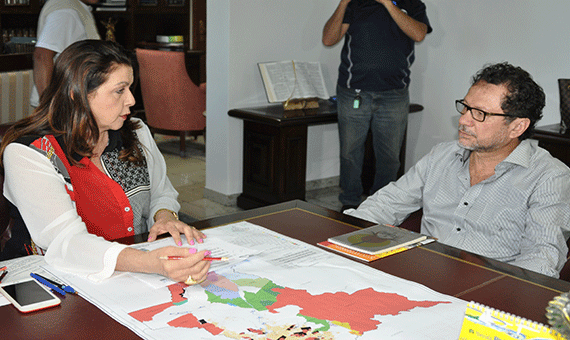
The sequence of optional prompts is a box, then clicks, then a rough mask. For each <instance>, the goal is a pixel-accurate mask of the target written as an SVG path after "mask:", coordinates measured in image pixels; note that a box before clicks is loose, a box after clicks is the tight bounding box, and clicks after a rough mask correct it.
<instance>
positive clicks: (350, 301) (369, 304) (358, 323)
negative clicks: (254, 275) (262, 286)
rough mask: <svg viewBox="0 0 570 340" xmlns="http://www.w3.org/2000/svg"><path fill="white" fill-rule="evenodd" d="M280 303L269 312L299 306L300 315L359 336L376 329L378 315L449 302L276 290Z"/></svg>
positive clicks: (361, 292) (376, 294)
mask: <svg viewBox="0 0 570 340" xmlns="http://www.w3.org/2000/svg"><path fill="white" fill-rule="evenodd" d="M272 290H273V291H275V292H278V293H279V294H277V296H276V299H277V301H276V302H275V303H273V304H272V305H270V306H267V309H268V310H269V311H270V312H272V313H277V312H276V311H275V310H276V309H278V308H281V307H285V306H291V305H294V306H299V307H300V308H301V311H300V312H299V314H301V315H304V316H308V317H312V318H316V319H321V320H328V321H336V322H342V323H347V324H349V325H350V329H351V330H353V331H355V332H358V333H360V334H362V333H364V332H366V331H371V330H374V329H376V326H377V325H378V324H380V321H378V320H373V319H372V318H373V317H374V316H375V315H397V314H399V313H401V312H404V311H409V310H411V309H413V308H416V307H432V306H435V305H437V304H440V303H450V302H448V301H410V300H408V299H407V298H406V297H404V296H401V295H398V294H394V293H380V292H377V291H375V290H374V289H372V288H367V289H363V290H359V291H357V292H354V293H352V294H348V293H344V292H337V293H324V294H320V295H311V294H309V293H308V292H307V291H305V290H296V289H291V288H273V289H272Z"/></svg>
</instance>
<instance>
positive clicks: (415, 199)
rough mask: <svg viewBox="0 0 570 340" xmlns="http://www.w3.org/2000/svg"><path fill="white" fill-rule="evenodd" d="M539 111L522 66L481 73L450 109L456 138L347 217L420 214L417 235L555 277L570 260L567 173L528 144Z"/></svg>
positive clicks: (539, 100) (535, 88)
mask: <svg viewBox="0 0 570 340" xmlns="http://www.w3.org/2000/svg"><path fill="white" fill-rule="evenodd" d="M544 105H545V95H544V92H543V90H542V88H541V87H540V86H539V85H538V84H537V83H536V82H534V80H533V79H532V77H531V76H530V74H528V73H527V72H526V71H524V70H523V69H521V68H520V67H515V66H513V65H510V64H508V63H499V64H495V65H490V66H487V67H485V68H484V69H482V70H480V71H479V72H478V73H477V74H476V75H475V76H474V77H473V81H472V86H471V88H470V89H469V91H468V92H467V94H466V95H465V97H464V98H463V99H460V100H457V101H456V102H455V107H456V109H457V111H458V112H459V113H460V114H461V117H460V118H459V128H458V141H453V142H447V143H441V144H439V145H436V146H435V147H434V148H433V149H432V150H431V152H430V153H429V154H428V155H426V156H425V157H423V158H422V159H421V160H420V161H419V162H418V163H417V164H416V165H414V166H413V167H412V168H411V169H410V170H409V171H408V172H407V173H406V174H405V175H404V176H403V177H402V178H400V179H399V180H398V181H396V182H392V183H390V184H389V185H387V186H386V187H384V188H382V189H380V190H379V191H377V192H376V193H375V194H374V195H373V196H370V197H369V198H368V199H367V200H366V201H364V202H363V203H362V204H361V205H360V206H359V207H358V209H356V210H348V211H346V213H347V214H350V215H353V216H357V217H360V218H364V219H367V220H370V221H374V222H376V223H388V224H393V225H398V224H400V223H401V222H403V221H404V220H405V219H406V217H408V215H409V214H410V213H412V212H414V211H416V210H418V209H420V208H423V216H422V221H421V232H422V233H423V234H426V235H430V236H433V237H436V238H437V239H438V241H439V242H442V243H445V244H448V245H450V246H454V247H457V248H461V249H464V250H467V251H470V252H473V253H477V254H480V255H483V256H486V257H490V258H493V259H496V260H499V261H504V262H508V263H510V264H513V265H516V266H520V267H522V268H526V269H530V270H533V271H536V272H539V273H542V274H546V275H549V276H553V277H558V275H559V272H560V270H561V269H562V267H563V265H564V263H565V261H566V255H567V253H568V248H567V246H566V240H567V239H568V236H569V235H570V169H568V167H566V166H565V165H564V164H563V163H562V162H561V161H559V160H557V159H555V158H554V157H552V156H551V155H550V154H549V153H548V152H547V151H545V150H544V149H542V148H540V147H538V145H537V142H536V141H531V140H529V139H528V138H529V137H530V136H531V135H532V133H533V132H534V127H535V124H536V122H537V121H538V120H539V119H540V118H541V117H542V109H543V107H544Z"/></svg>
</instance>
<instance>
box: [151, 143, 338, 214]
mask: <svg viewBox="0 0 570 340" xmlns="http://www.w3.org/2000/svg"><path fill="white" fill-rule="evenodd" d="M156 139H157V142H158V144H159V148H160V149H161V150H162V154H163V155H164V159H165V161H166V166H167V168H168V177H169V178H170V181H171V182H172V185H174V187H175V188H176V190H178V193H179V196H178V200H179V201H180V205H181V208H180V211H181V212H182V213H184V214H187V215H189V216H190V217H192V218H195V219H197V220H202V219H206V218H210V217H215V216H220V215H227V214H231V213H233V212H236V211H239V210H241V209H240V208H238V207H237V206H224V205H222V204H219V203H216V202H214V201H211V200H209V199H205V198H204V197H203V192H204V185H205V181H206V161H205V156H204V151H205V150H204V149H205V147H204V139H203V138H202V137H198V139H197V140H193V139H188V141H187V143H186V148H187V150H188V151H187V154H188V155H187V157H186V158H181V157H180V156H179V155H178V140H177V139H172V138H165V137H160V136H159V135H156ZM338 193H339V188H338V187H331V188H325V189H320V190H314V191H311V192H307V194H306V199H307V202H310V203H313V204H316V205H320V206H323V207H326V208H329V209H333V210H337V211H338V210H339V209H340V208H341V204H340V202H339V201H338Z"/></svg>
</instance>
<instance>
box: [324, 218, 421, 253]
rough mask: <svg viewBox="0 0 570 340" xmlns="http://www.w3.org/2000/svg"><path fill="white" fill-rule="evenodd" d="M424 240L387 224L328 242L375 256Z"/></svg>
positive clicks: (333, 238) (330, 239) (334, 238)
mask: <svg viewBox="0 0 570 340" xmlns="http://www.w3.org/2000/svg"><path fill="white" fill-rule="evenodd" d="M426 238H427V236H425V235H422V234H419V233H416V232H413V231H410V230H406V229H403V228H398V227H393V226H390V225H387V224H378V225H375V226H372V227H368V228H365V229H361V230H356V231H353V232H350V233H348V234H343V235H339V236H335V237H331V238H329V239H328V241H329V242H331V243H334V244H338V245H339V246H342V247H345V248H348V249H352V250H355V251H358V252H361V253H365V254H370V255H376V254H380V253H384V252H389V251H391V250H394V249H397V248H401V247H405V246H408V245H411V244H415V243H419V242H421V241H423V240H425V239H426Z"/></svg>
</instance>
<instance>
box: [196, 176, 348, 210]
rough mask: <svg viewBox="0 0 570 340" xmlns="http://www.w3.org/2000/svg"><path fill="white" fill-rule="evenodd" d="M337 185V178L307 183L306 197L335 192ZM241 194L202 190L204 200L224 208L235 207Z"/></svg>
mask: <svg viewBox="0 0 570 340" xmlns="http://www.w3.org/2000/svg"><path fill="white" fill-rule="evenodd" d="M338 183H339V176H335V177H329V178H323V179H317V180H314V181H309V182H307V183H306V185H305V190H306V196H308V197H307V198H309V197H313V196H315V195H318V194H319V193H321V192H323V191H327V190H337V188H338ZM240 194H241V193H238V194H232V195H224V194H222V193H219V192H217V191H214V190H211V189H208V188H204V198H206V199H209V200H210V201H213V202H216V203H218V204H221V205H224V206H226V207H232V206H233V207H235V206H237V198H238V196H239V195H240Z"/></svg>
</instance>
